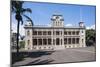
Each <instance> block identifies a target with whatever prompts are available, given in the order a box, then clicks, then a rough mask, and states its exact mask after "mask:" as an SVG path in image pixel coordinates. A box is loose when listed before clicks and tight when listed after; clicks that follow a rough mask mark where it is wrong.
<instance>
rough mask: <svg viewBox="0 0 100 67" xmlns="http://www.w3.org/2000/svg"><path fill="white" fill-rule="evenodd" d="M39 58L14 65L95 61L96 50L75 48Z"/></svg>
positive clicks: (32, 58) (46, 54) (49, 53)
mask: <svg viewBox="0 0 100 67" xmlns="http://www.w3.org/2000/svg"><path fill="white" fill-rule="evenodd" d="M40 55H41V56H38V57H30V56H29V57H27V58H24V60H23V61H19V62H15V63H14V64H13V65H16V66H17V65H38V64H39V65H41V64H53V63H67V62H82V61H95V48H94V47H85V48H74V49H72V48H71V49H65V50H58V51H53V52H52V51H51V52H48V53H44V54H43V55H42V54H40Z"/></svg>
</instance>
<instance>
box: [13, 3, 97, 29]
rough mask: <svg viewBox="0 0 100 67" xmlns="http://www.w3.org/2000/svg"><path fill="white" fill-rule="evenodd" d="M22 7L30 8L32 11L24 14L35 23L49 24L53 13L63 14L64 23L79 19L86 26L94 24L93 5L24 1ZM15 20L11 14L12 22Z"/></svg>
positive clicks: (72, 22)
mask: <svg viewBox="0 0 100 67" xmlns="http://www.w3.org/2000/svg"><path fill="white" fill-rule="evenodd" d="M23 7H24V8H31V10H32V13H31V14H30V13H26V15H28V16H29V17H31V19H32V20H33V22H34V24H35V25H48V24H50V22H51V20H50V19H51V17H52V15H53V14H55V13H56V14H61V15H63V17H64V24H65V25H67V24H69V25H78V23H79V22H80V21H83V22H84V24H85V26H86V27H91V26H92V25H95V17H96V16H95V12H96V10H95V9H96V7H95V6H89V5H73V4H54V3H39V2H25V3H24V5H23ZM80 15H81V17H82V20H81V18H80ZM24 20H25V19H24ZM15 22H16V20H15V19H14V15H12V23H15Z"/></svg>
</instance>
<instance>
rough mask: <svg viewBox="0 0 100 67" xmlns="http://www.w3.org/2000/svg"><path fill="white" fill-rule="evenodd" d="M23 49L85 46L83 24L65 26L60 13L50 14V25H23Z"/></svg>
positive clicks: (55, 48)
mask: <svg viewBox="0 0 100 67" xmlns="http://www.w3.org/2000/svg"><path fill="white" fill-rule="evenodd" d="M24 28H25V50H60V49H67V48H79V47H86V44H85V26H84V23H83V22H79V25H78V26H72V27H66V26H65V25H64V18H63V16H62V15H52V17H51V26H42V25H37V26H36V25H33V23H32V22H28V23H27V24H26V25H25V27H24Z"/></svg>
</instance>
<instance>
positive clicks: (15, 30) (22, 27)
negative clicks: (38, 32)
mask: <svg viewBox="0 0 100 67" xmlns="http://www.w3.org/2000/svg"><path fill="white" fill-rule="evenodd" d="M11 29H12V32H17V22H12V26H11ZM19 33H20V35H25V30H24V24H23V25H20V29H19Z"/></svg>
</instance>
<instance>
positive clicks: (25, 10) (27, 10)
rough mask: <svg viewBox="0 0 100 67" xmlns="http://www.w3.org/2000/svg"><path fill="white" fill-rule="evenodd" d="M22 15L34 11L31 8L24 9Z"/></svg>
mask: <svg viewBox="0 0 100 67" xmlns="http://www.w3.org/2000/svg"><path fill="white" fill-rule="evenodd" d="M21 12H22V13H25V12H30V13H32V10H31V9H30V8H26V9H22V11H21Z"/></svg>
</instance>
